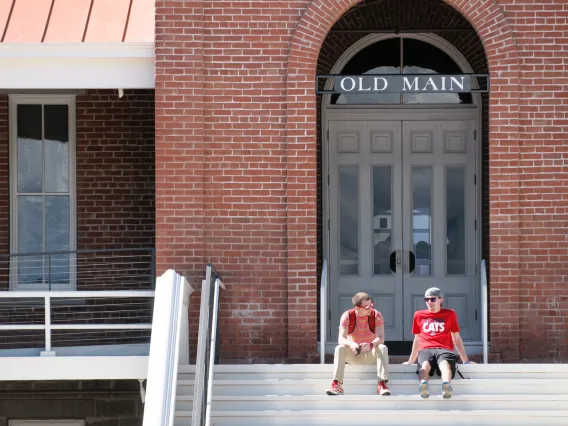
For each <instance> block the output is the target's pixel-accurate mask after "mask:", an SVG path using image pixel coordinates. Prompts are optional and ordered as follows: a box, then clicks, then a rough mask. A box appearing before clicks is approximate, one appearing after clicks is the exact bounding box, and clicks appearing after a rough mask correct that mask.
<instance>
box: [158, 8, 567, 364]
mask: <svg viewBox="0 0 568 426" xmlns="http://www.w3.org/2000/svg"><path fill="white" fill-rule="evenodd" d="M567 19H568V10H567V5H566V3H565V2H561V1H555V0H550V1H545V2H540V3H538V4H535V3H534V2H529V1H522V0H515V1H497V2H494V1H483V0H476V1H459V0H456V1H453V0H448V1H438V0H399V1H394V0H378V1H371V0H367V1H356V0H337V1H329V0H314V1H288V2H262V3H259V2H254V1H251V2H242V1H241V2H231V1H215V2H207V1H193V2H185V3H183V4H182V3H180V2H175V1H174V2H172V1H163V2H156V39H155V46H156V51H155V52H156V56H155V69H156V82H155V94H156V115H155V117H156V165H157V166H156V249H157V261H158V265H159V266H158V269H159V270H160V269H163V268H165V267H169V266H175V268H177V269H182V270H183V271H184V272H185V273H186V274H188V275H190V276H196V277H197V278H198V279H199V277H200V276H201V274H202V272H201V271H202V265H203V264H204V263H205V262H212V263H213V264H214V265H216V266H217V267H218V268H219V269H220V270H221V271H222V272H223V273H224V274H225V276H226V278H225V282H226V283H227V284H228V285H229V287H230V291H229V292H228V293H227V295H225V296H224V298H223V299H222V301H221V313H220V315H221V319H220V321H221V331H220V334H221V341H222V349H221V356H222V357H223V358H226V359H257V358H258V359H263V358H280V359H281V358H288V359H306V358H309V357H310V356H312V355H315V354H316V353H317V341H318V339H319V336H318V325H319V321H320V312H319V299H318V291H319V290H318V289H319V282H320V271H321V267H322V263H323V261H324V259H325V260H327V263H328V265H329V266H330V271H331V272H330V274H329V277H328V287H329V291H330V295H331V296H330V298H329V299H328V305H329V310H330V312H329V313H328V315H325V313H324V315H322V317H323V318H326V317H327V318H331V323H330V326H331V327H330V328H331V330H332V332H333V330H334V329H335V327H336V326H335V322H336V321H337V318H338V315H339V313H340V312H341V311H342V310H343V309H344V308H345V307H346V305H347V304H348V300H347V298H346V296H347V297H348V296H350V295H351V294H353V293H354V292H355V291H356V290H359V289H366V290H368V291H369V292H370V293H371V294H373V297H374V298H375V301H376V303H377V305H378V306H379V309H381V310H382V311H383V314H384V315H385V317H387V318H388V320H387V328H386V330H387V331H386V332H387V336H388V337H387V339H388V340H390V341H398V342H405V341H408V339H409V338H410V336H409V327H408V321H409V319H410V318H411V316H410V315H411V314H410V312H411V311H412V310H413V309H414V308H415V307H416V306H415V305H414V303H416V302H415V301H416V298H415V297H414V296H416V294H419V293H420V292H421V291H422V290H423V289H424V286H425V285H429V284H432V283H437V284H439V285H440V286H441V287H442V288H444V289H445V291H446V293H448V297H447V301H448V303H449V305H450V306H451V307H454V308H455V309H457V310H458V313H459V315H460V317H461V321H462V327H463V329H464V331H463V332H462V333H463V334H464V335H465V336H466V337H465V338H466V340H467V343H466V344H467V345H468V346H469V347H470V350H472V351H474V350H479V342H480V340H481V309H482V303H481V295H480V291H479V289H480V281H481V273H480V265H481V260H482V259H484V260H485V261H486V264H487V270H488V280H489V297H488V299H489V342H490V351H491V353H492V357H493V358H494V359H495V358H496V359H499V360H501V361H504V362H511V361H519V360H526V359H530V360H539V361H547V362H554V361H559V360H562V359H564V360H565V359H566V357H567V356H568V352H567V343H568V340H567V339H568V324H567V322H566V312H567V309H568V305H567V299H566V297H567V292H568V290H567V286H566V282H565V279H566V278H565V276H566V268H565V255H566V248H567V244H568V243H567V241H566V235H565V233H566V232H565V224H566V216H565V215H566V207H567V201H566V197H567V196H566V190H565V180H564V176H565V172H566V170H565V166H564V156H565V155H566V154H565V152H566V147H565V141H566V137H565V131H566V125H567V122H566V112H567V108H568V107H567V104H566V100H565V98H566V95H565V93H566V91H565V87H566V77H567V72H568V71H567V70H566V63H565V61H566V58H565V56H566V53H565V52H566V50H567V49H566V44H567V42H566V38H565V34H566V30H567V25H568V23H567ZM405 46H408V48H407V49H405ZM399 48H400V51H401V52H402V54H400V53H399V50H398V49H399ZM405 53H406V54H407V55H408V57H406V56H405ZM399 61H400V63H399ZM400 64H402V67H405V68H406V67H407V66H408V67H409V69H410V70H411V71H412V70H413V71H412V72H424V69H429V70H433V71H437V72H440V73H452V72H458V73H460V72H461V73H477V74H489V75H490V80H489V87H488V89H489V91H488V93H479V92H478V93H472V94H471V95H469V96H462V95H460V96H459V98H455V97H454V98H453V99H445V100H444V99H441V98H439V97H438V98H436V96H438V95H435V96H433V97H432V96H430V97H429V95H422V96H423V97H422V99H417V97H414V98H413V97H412V96H410V97H408V98H402V99H394V100H393V99H392V98H388V99H387V98H386V95H384V96H385V97H383V98H382V99H375V100H373V99H367V100H366V101H361V98H360V97H359V98H357V97H355V96H353V97H351V99H347V96H344V99H343V100H340V99H339V97H338V96H335V98H334V96H333V95H324V96H316V92H315V89H316V87H315V86H316V83H315V77H316V75H317V74H333V73H336V74H341V73H344V74H345V73H354V74H363V73H368V72H370V70H373V69H375V70H376V69H382V70H383V72H389V73H390V72H395V73H400V67H401V65H400ZM381 67H382V68H381ZM397 67H398V68H397ZM393 70H394V71H393ZM438 70H439V71H438ZM405 72H406V71H405ZM478 82H479V84H480V85H484V84H487V80H483V79H481V78H480V79H479V80H478ZM485 88H487V87H485ZM404 96H409V95H404ZM395 97H396V96H395ZM365 102H366V103H367V104H364V103H365ZM361 103H363V104H364V105H361ZM369 104H370V105H369ZM369 126H370V127H369ZM373 126H375V127H373ZM398 126H400V128H399V127H398ZM369 129H370V131H369ZM328 132H329V133H328ZM373 132H374V133H373ZM328 134H329V136H328ZM345 135H346V136H345ZM365 135H366V136H365ZM373 135H374V136H373ZM381 135H383V136H381ZM385 135H386V136H385ZM444 135H445V139H444ZM344 136H345V137H346V139H345V141H344V142H345V144H346V145H345V147H344V152H340V151H341V149H340V148H339V145H338V144H340V143H343V142H341V138H343V137H344ZM371 136H373V138H372V137H371ZM358 138H361V139H360V140H359V139H358ZM430 138H432V139H430ZM391 140H392V141H393V142H394V143H393V144H392V145H391V144H390V141H391ZM410 141H412V143H415V144H417V145H416V146H414V148H415V151H416V152H414V151H412V150H413V149H414V148H412V147H411V146H410V145H408V144H410ZM431 141H433V143H434V146H433V147H430V146H429V144H430V142H431ZM359 143H360V144H361V146H360V147H359V145H358V144H359ZM373 144H374V145H373ZM397 144H398V145H397ZM444 144H445V145H444ZM397 146H401V147H399V148H397ZM359 149H361V151H359ZM370 149H375V151H374V152H372V151H369V150H370ZM365 150H366V151H365ZM452 150H453V151H454V152H453V153H452V152H451V151H452ZM369 161H370V162H369ZM452 164H459V167H452ZM174 165H175V166H174ZM341 166H351V168H349V167H341ZM419 166H420V167H419ZM460 167H461V168H460ZM413 170H414V171H413ZM389 173H390V174H389ZM431 173H432V174H431ZM444 173H445V174H444ZM448 173H450V174H448ZM327 174H329V175H330V178H329V181H328V176H327ZM371 175H372V176H371ZM354 176H355V177H354ZM448 177H449V179H448ZM341 179H344V181H341ZM385 179H388V182H390V183H391V185H390V186H391V192H390V193H385V192H380V191H379V190H378V189H373V185H372V182H379V183H380V182H386V181H385ZM445 179H446V180H445ZM340 181H341V182H343V184H344V185H346V186H345V188H344V189H345V190H344V193H345V194H346V195H345V198H342V195H341V193H340V191H339V188H340V186H341V184H342V183H341V182H340ZM445 182H449V183H454V184H455V186H454V188H452V185H446V183H445ZM349 185H351V186H349ZM378 187H379V185H376V188H378ZM458 187H459V188H461V189H459V190H458V189H457V188H458ZM428 188H430V191H429V192H430V194H431V197H430V198H428V197H420V194H423V193H425V192H428V191H424V190H425V189H428ZM373 191H375V192H373ZM353 194H357V195H355V196H353ZM373 197H375V198H373ZM381 197H382V198H381ZM448 197H450V198H452V199H453V201H455V202H456V203H457V204H459V205H460V206H461V207H457V206H456V204H454V206H450V204H449V203H448V202H447V200H448ZM369 200H373V202H370V201H369ZM389 202H390V203H391V204H390V205H388V203H389ZM413 202H414V203H417V206H418V207H419V208H416V209H413V208H412V207H410V206H411V205H412V204H411V203H413ZM342 203H345V205H344V204H342ZM350 206H351V207H352V208H351V209H350ZM371 209H374V211H373V213H371ZM448 209H450V210H451V209H453V210H452V211H450V210H448ZM415 210H416V211H415ZM182 211H183V212H184V213H183V214H180V212H182ZM381 212H382V213H381ZM377 213H379V214H377ZM371 214H373V219H372V220H371ZM411 214H412V216H413V217H412V218H411ZM342 215H345V216H344V217H343V219H342ZM381 215H382V218H383V219H385V220H384V221H385V222H386V224H385V229H382V228H381V226H380V223H379V224H378V223H377V222H380V219H381ZM389 215H392V223H390V222H389V220H387V219H388V217H387V216H389ZM452 215H453V216H452ZM450 216H451V217H450ZM450 219H451V220H450ZM328 220H329V224H328ZM341 220H345V221H346V222H345V227H347V228H345V229H344V231H347V232H342V231H341V225H340V222H341ZM424 220H426V222H428V223H429V224H430V225H431V228H430V227H429V226H426V227H425V228H420V226H422V225H420V224H419V222H424ZM428 223H427V225H428ZM371 224H373V225H371ZM349 227H350V228H349ZM385 232H386V233H385ZM389 233H390V236H391V237H392V242H391V243H390V246H389V245H388V244H386V250H385V251H384V253H382V254H381V252H380V249H379V245H380V244H379V243H384V242H385V241H386V238H387V237H386V236H385V235H387V236H388V235H389ZM450 233H451V234H452V237H451V238H450V236H449V235H450ZM371 235H373V236H374V240H372V239H371V237H370V236H371ZM410 235H412V237H410ZM450 239H453V240H454V241H450ZM420 242H422V243H424V242H425V243H426V245H424V244H422V250H421V251H420V250H418V243H420ZM382 246H383V248H384V246H385V244H382ZM397 250H399V251H400V252H401V254H400V258H401V259H402V260H403V263H404V262H408V263H410V257H411V256H412V254H413V255H414V256H415V267H416V268H417V269H415V271H414V273H409V272H408V271H409V268H410V265H404V264H403V265H401V266H402V267H401V268H400V269H403V270H402V271H400V270H399V271H397V272H396V273H393V274H391V273H390V270H389V271H387V272H386V273H385V272H381V271H379V268H381V267H382V268H383V269H382V271H384V270H385V269H384V267H385V264H386V265H389V262H388V261H386V259H387V258H386V257H385V256H386V255H388V256H389V261H390V254H391V253H392V252H395V251H397ZM418 251H420V253H418ZM410 252H415V253H412V254H411V253H410ZM385 253H386V255H385ZM381 256H382V257H381ZM450 263H453V266H452V268H454V269H453V270H452V271H450V269H449V268H450ZM350 264H351V267H350V266H349V265H350ZM342 268H345V271H344V272H345V277H346V278H345V279H343V276H342V275H343V271H342ZM349 268H351V269H349ZM355 277H358V278H355ZM415 291H416V293H413V292H415ZM420 304H421V302H419V303H418V305H420ZM327 337H328V339H329V340H330V341H333V338H334V336H333V333H331V334H330V335H329V336H327ZM393 345H394V343H393ZM401 348H402V349H401V351H404V348H405V345H404V343H403V344H402V345H401Z"/></svg>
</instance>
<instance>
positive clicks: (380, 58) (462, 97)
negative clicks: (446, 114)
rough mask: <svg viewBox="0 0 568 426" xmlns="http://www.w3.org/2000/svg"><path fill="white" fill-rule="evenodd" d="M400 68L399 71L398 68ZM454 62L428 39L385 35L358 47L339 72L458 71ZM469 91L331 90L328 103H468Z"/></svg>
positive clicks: (459, 72) (447, 72)
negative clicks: (332, 91)
mask: <svg viewBox="0 0 568 426" xmlns="http://www.w3.org/2000/svg"><path fill="white" fill-rule="evenodd" d="M401 70H402V72H401ZM461 73H462V71H461V69H460V67H459V66H458V64H456V63H455V62H454V60H453V59H452V58H451V57H450V56H449V55H448V54H447V53H446V52H444V51H442V50H440V49H438V48H437V47H436V46H433V45H432V44H430V43H426V42H424V41H420V40H415V39H412V38H403V37H400V38H389V39H386V40H382V41H379V42H377V43H374V44H371V45H370V46H367V47H366V48H364V49H362V50H361V51H360V52H358V53H357V54H356V55H355V56H353V57H352V58H351V59H350V61H349V62H348V63H347V64H346V65H345V67H343V69H342V70H341V72H340V74H343V75H363V74H461ZM471 103H473V99H472V96H471V93H405V94H400V93H373V94H335V95H332V97H331V104H332V105H346V104H347V105H389V104H390V105H392V104H404V105H413V104H471Z"/></svg>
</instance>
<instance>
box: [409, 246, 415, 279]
mask: <svg viewBox="0 0 568 426" xmlns="http://www.w3.org/2000/svg"><path fill="white" fill-rule="evenodd" d="M414 268H416V256H415V255H414V253H412V251H411V250H409V251H408V273H410V274H412V273H413V272H414Z"/></svg>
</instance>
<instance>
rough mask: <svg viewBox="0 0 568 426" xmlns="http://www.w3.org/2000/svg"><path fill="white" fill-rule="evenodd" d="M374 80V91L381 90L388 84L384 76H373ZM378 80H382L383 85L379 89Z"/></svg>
mask: <svg viewBox="0 0 568 426" xmlns="http://www.w3.org/2000/svg"><path fill="white" fill-rule="evenodd" d="M374 80H375V87H374V90H375V92H381V91H383V90H385V89H386V88H387V87H388V85H389V82H388V81H387V79H386V78H384V77H375V78H374ZM379 80H382V82H383V87H381V88H380V89H379Z"/></svg>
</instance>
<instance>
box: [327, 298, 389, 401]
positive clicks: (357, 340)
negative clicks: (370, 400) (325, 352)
mask: <svg viewBox="0 0 568 426" xmlns="http://www.w3.org/2000/svg"><path fill="white" fill-rule="evenodd" d="M351 301H352V302H353V309H350V310H348V311H345V312H344V313H343V315H341V319H340V320H339V338H338V341H337V343H338V345H337V346H336V347H335V358H334V361H333V381H332V382H331V386H330V387H329V389H327V390H326V391H325V392H326V393H327V394H328V395H343V375H344V373H345V364H351V365H372V364H376V365H377V376H378V379H379V382H378V384H377V393H378V394H379V395H381V396H383V395H385V396H386V395H390V394H391V392H390V390H389V388H388V387H387V385H386V383H387V382H388V365H389V351H388V348H387V347H386V346H385V344H384V343H385V323H384V320H383V316H382V315H381V313H380V312H379V311H376V310H375V309H373V307H374V306H375V304H374V303H373V302H372V301H371V298H370V297H369V295H368V294H367V293H357V294H356V295H355V296H353V299H352V300H351ZM370 324H371V325H373V327H372V328H373V330H371V328H370V327H369V325H370Z"/></svg>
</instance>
